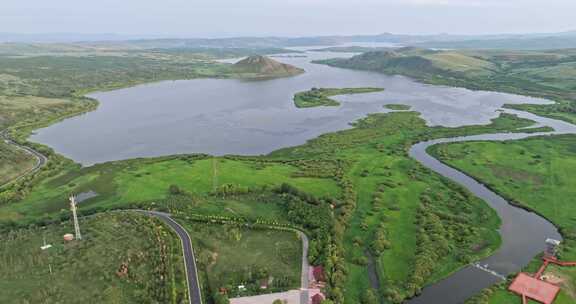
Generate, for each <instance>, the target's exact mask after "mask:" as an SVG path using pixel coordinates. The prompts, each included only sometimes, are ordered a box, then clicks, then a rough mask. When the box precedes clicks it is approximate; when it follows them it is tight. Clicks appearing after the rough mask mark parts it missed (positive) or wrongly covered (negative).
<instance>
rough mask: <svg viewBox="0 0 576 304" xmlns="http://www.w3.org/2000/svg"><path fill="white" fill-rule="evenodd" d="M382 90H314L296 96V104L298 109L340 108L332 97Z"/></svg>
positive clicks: (380, 89) (379, 89)
mask: <svg viewBox="0 0 576 304" xmlns="http://www.w3.org/2000/svg"><path fill="white" fill-rule="evenodd" d="M383 90H384V89H382V88H343V89H334V88H312V89H310V90H309V91H305V92H299V93H296V94H295V95H294V104H295V105H296V107H297V108H313V107H320V106H339V105H340V103H339V102H338V101H336V100H334V99H332V98H330V97H331V96H337V95H347V94H363V93H372V92H380V91H383Z"/></svg>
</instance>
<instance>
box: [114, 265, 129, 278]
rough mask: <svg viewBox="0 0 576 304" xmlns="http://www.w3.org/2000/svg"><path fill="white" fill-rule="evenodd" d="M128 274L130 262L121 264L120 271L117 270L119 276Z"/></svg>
mask: <svg viewBox="0 0 576 304" xmlns="http://www.w3.org/2000/svg"><path fill="white" fill-rule="evenodd" d="M127 274H128V264H126V263H122V264H121V265H120V268H118V271H117V272H116V275H117V276H119V277H124V276H126V275H127Z"/></svg>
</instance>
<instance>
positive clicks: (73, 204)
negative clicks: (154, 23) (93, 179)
mask: <svg viewBox="0 0 576 304" xmlns="http://www.w3.org/2000/svg"><path fill="white" fill-rule="evenodd" d="M70 209H71V210H72V217H73V219H74V234H75V235H74V237H75V238H76V239H77V240H81V239H82V235H81V234H80V225H79V224H78V215H77V214H76V197H75V196H74V195H70Z"/></svg>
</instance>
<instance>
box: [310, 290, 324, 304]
mask: <svg viewBox="0 0 576 304" xmlns="http://www.w3.org/2000/svg"><path fill="white" fill-rule="evenodd" d="M322 301H324V297H323V296H322V294H320V293H317V294H315V295H314V296H313V297H312V304H320V303H322Z"/></svg>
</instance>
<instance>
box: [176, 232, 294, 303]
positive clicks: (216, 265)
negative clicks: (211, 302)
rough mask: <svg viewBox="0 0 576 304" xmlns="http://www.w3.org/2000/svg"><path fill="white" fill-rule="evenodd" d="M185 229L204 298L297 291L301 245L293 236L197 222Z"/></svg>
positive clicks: (289, 233) (286, 233)
mask: <svg viewBox="0 0 576 304" xmlns="http://www.w3.org/2000/svg"><path fill="white" fill-rule="evenodd" d="M185 227H186V229H187V230H188V232H189V233H190V235H191V237H192V243H193V246H194V250H195V254H196V256H197V258H198V267H199V271H201V273H200V277H201V278H203V279H205V280H204V282H203V283H204V284H203V292H204V294H205V295H211V294H213V293H215V292H219V291H221V290H223V289H225V290H226V293H227V295H228V297H230V298H233V297H237V296H248V295H255V294H261V293H270V292H279V291H286V290H290V289H298V288H300V272H301V268H302V267H301V266H302V242H301V241H300V240H299V239H298V237H297V235H296V233H294V232H291V231H278V230H269V229H268V230H254V229H246V228H243V227H241V226H234V225H214V224H201V223H197V222H190V223H185ZM239 285H244V286H245V288H246V290H239V289H238V286H239ZM262 285H264V286H266V288H262Z"/></svg>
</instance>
